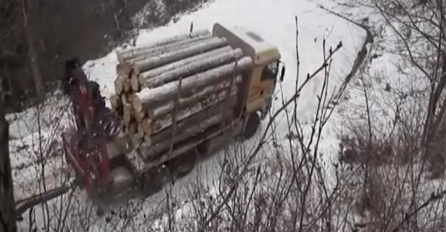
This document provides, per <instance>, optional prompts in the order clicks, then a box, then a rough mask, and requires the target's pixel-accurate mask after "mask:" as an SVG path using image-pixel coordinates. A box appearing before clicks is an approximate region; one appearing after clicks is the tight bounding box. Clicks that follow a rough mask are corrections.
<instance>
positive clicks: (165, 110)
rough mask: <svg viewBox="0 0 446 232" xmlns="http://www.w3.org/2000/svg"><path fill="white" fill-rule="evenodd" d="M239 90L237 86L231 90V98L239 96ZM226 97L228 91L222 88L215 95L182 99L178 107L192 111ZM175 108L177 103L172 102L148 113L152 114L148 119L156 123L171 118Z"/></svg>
mask: <svg viewBox="0 0 446 232" xmlns="http://www.w3.org/2000/svg"><path fill="white" fill-rule="evenodd" d="M226 88H227V87H226ZM237 90H238V89H237V87H236V86H234V87H233V88H231V93H230V96H232V95H235V94H237ZM226 97H227V89H225V88H221V89H220V90H219V91H216V92H215V93H211V94H207V95H203V96H197V95H195V96H194V97H189V98H182V99H181V100H182V101H178V103H177V105H176V107H177V109H178V110H180V111H182V110H184V109H189V110H191V109H190V108H194V107H197V105H200V106H205V105H207V104H212V103H213V102H216V101H218V100H219V99H222V98H226ZM174 106H175V101H172V102H170V103H168V104H166V105H162V106H160V107H158V108H155V109H154V110H153V111H148V112H150V114H149V116H148V118H149V119H151V120H152V121H155V120H160V119H162V118H165V117H169V115H171V114H172V112H173V109H174ZM170 117H171V116H170Z"/></svg>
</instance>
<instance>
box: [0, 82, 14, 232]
mask: <svg viewBox="0 0 446 232" xmlns="http://www.w3.org/2000/svg"><path fill="white" fill-rule="evenodd" d="M3 94H4V93H3V92H2V91H1V89H0V95H1V98H3ZM2 100H3V99H0V192H1V198H0V231H2V232H3V231H5V232H15V231H17V226H16V224H15V221H16V211H15V201H14V187H13V186H14V185H13V182H12V173H11V161H10V158H9V123H8V122H7V121H6V118H5V112H4V110H5V107H3V102H1V101H2Z"/></svg>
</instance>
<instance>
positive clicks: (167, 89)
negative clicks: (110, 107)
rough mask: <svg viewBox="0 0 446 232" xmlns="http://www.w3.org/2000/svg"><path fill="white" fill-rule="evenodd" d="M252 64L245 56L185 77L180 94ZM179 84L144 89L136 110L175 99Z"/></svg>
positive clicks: (213, 82) (135, 99)
mask: <svg viewBox="0 0 446 232" xmlns="http://www.w3.org/2000/svg"><path fill="white" fill-rule="evenodd" d="M251 66H252V60H251V58H249V57H244V58H242V59H239V60H238V61H236V62H233V63H230V64H227V65H223V66H220V67H218V68H214V69H211V70H208V71H206V72H202V73H199V74H196V75H193V76H190V77H187V78H184V79H183V80H182V83H181V90H180V92H181V93H180V94H181V95H182V94H183V93H187V92H194V91H196V90H199V89H202V88H204V87H206V86H207V85H208V86H209V85H212V84H215V83H218V82H221V81H223V80H225V79H230V78H232V77H233V75H234V74H238V73H241V72H243V71H245V70H247V69H249V68H250V67H251ZM178 84H179V81H174V82H170V83H168V84H165V85H163V86H162V87H159V88H155V89H142V90H141V92H139V93H136V94H135V98H133V104H132V105H133V107H135V110H136V111H141V110H143V109H144V108H146V109H147V108H148V106H150V105H154V104H157V103H158V104H159V103H160V102H166V101H168V100H170V99H173V98H174V97H175V96H176V95H177V92H178Z"/></svg>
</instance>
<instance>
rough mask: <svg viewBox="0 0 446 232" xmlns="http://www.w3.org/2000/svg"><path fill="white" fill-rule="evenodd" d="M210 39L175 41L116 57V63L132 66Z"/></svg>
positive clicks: (210, 36) (209, 36)
mask: <svg viewBox="0 0 446 232" xmlns="http://www.w3.org/2000/svg"><path fill="white" fill-rule="evenodd" d="M211 38H212V35H204V36H201V37H196V38H191V39H184V40H180V41H177V42H175V43H171V44H167V45H162V46H158V47H153V48H148V49H144V50H139V51H135V52H133V53H130V54H128V55H122V56H121V57H119V55H118V57H119V58H118V61H119V62H121V63H128V64H134V63H135V62H137V61H141V60H144V59H147V58H150V57H153V56H159V55H161V54H163V53H169V52H173V51H178V50H181V49H184V48H187V47H191V46H193V45H194V44H197V43H200V42H203V41H206V40H209V39H211Z"/></svg>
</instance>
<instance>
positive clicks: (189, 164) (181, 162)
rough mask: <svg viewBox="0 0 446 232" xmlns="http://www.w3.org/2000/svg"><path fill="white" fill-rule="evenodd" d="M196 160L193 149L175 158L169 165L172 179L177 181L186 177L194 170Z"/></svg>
mask: <svg viewBox="0 0 446 232" xmlns="http://www.w3.org/2000/svg"><path fill="white" fill-rule="evenodd" d="M196 159H197V155H196V152H195V150H194V149H193V150H191V151H189V152H186V154H184V155H182V156H179V157H177V158H175V159H174V160H173V161H172V162H171V163H170V165H169V168H170V172H171V173H172V174H173V177H174V178H175V179H179V178H182V177H185V176H187V175H188V174H189V173H190V172H191V171H192V170H193V169H194V167H195V161H196Z"/></svg>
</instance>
